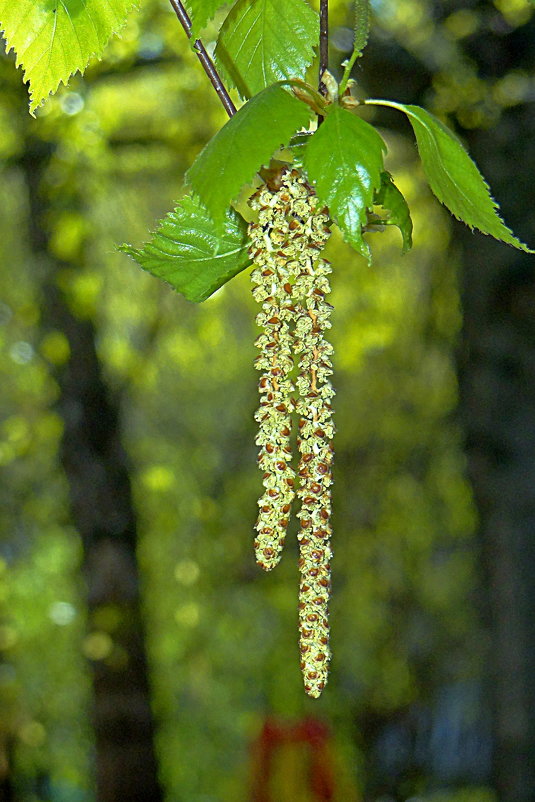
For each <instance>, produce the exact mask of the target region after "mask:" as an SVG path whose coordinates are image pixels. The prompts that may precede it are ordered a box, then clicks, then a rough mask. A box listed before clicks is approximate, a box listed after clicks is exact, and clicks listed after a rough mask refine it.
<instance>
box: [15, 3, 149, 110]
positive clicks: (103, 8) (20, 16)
mask: <svg viewBox="0 0 535 802" xmlns="http://www.w3.org/2000/svg"><path fill="white" fill-rule="evenodd" d="M133 5H134V2H133V0H16V2H14V0H0V30H2V31H3V32H4V38H5V40H6V43H7V50H8V51H9V50H11V49H12V48H13V50H14V51H15V54H16V59H17V62H16V63H17V67H18V66H22V68H23V70H24V81H25V82H29V84H30V112H31V113H32V114H33V112H34V111H35V109H36V108H37V106H39V105H40V104H41V103H42V102H43V100H45V99H46V98H47V97H48V95H49V94H50V93H51V92H55V91H56V90H57V88H58V86H59V85H60V83H67V81H68V79H69V77H70V76H71V75H72V74H73V73H75V72H77V71H78V70H80V72H83V71H84V69H85V68H86V66H87V63H88V61H89V59H90V58H91V57H92V56H100V55H101V54H102V51H103V50H104V47H105V46H106V44H107V43H108V40H109V39H110V37H111V35H112V34H113V33H117V31H119V29H120V28H122V26H123V24H124V22H125V20H126V16H127V14H128V12H129V11H130V9H131V8H132V7H133Z"/></svg>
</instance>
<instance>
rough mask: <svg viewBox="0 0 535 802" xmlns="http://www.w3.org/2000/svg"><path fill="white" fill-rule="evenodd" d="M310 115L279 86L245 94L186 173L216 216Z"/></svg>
mask: <svg viewBox="0 0 535 802" xmlns="http://www.w3.org/2000/svg"><path fill="white" fill-rule="evenodd" d="M309 121H310V109H309V108H308V106H306V105H305V104H304V103H301V102H300V101H299V100H297V99H296V98H295V97H293V95H290V94H289V93H288V92H287V91H286V90H285V89H283V88H282V87H281V86H278V85H275V86H270V87H268V88H267V89H264V90H263V91H262V92H260V93H259V94H258V95H255V97H254V98H252V100H249V102H248V103H246V104H245V105H244V106H242V107H241V109H239V111H238V112H237V113H236V114H235V115H234V116H233V117H231V118H230V120H229V121H228V123H226V125H224V126H223V128H222V129H221V130H220V131H219V132H218V133H217V134H216V135H215V136H214V137H213V139H211V140H210V142H209V143H208V144H207V145H206V147H205V148H204V150H202V151H201V153H200V154H199V155H198V157H197V159H196V160H195V162H194V163H193V164H192V166H191V167H190V169H189V170H188V172H187V173H186V179H187V181H188V182H189V184H190V186H191V188H192V189H193V191H194V192H195V193H196V194H197V195H198V196H199V198H200V200H201V201H202V203H203V204H204V205H205V206H206V208H207V209H208V212H209V213H210V215H211V216H212V217H213V219H214V220H215V221H219V220H222V218H223V216H224V215H225V211H226V209H227V207H228V205H229V204H230V203H231V201H232V200H234V198H235V197H236V196H237V195H238V193H239V191H240V189H241V188H242V187H243V186H244V184H248V183H249V182H250V181H251V180H252V179H253V177H254V175H255V173H256V171H257V170H258V169H259V168H260V167H261V166H262V165H263V164H267V162H269V159H270V158H271V156H272V154H273V153H274V152H275V151H276V150H277V149H278V148H280V147H281V146H282V145H285V144H286V143H287V142H288V141H289V140H290V138H291V136H292V134H293V133H295V131H297V130H298V129H299V128H302V127H303V126H305V125H307V124H308V123H309Z"/></svg>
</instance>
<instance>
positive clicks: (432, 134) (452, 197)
mask: <svg viewBox="0 0 535 802" xmlns="http://www.w3.org/2000/svg"><path fill="white" fill-rule="evenodd" d="M366 102H367V103H372V104H373V105H379V106H391V107H392V108H394V109H399V111H403V112H404V113H405V114H406V115H407V117H408V118H409V122H410V123H411V125H412V127H413V130H414V133H415V136H416V142H417V144H418V151H419V153H420V158H421V159H422V166H423V169H424V172H425V175H426V177H427V180H428V181H429V186H430V187H431V189H432V190H433V192H434V194H435V195H436V197H437V198H438V200H439V201H440V202H441V203H443V204H444V206H446V208H447V209H449V211H450V212H451V213H452V214H453V215H454V216H455V217H456V218H457V219H458V220H462V221H463V222H465V223H466V224H467V225H468V226H470V228H477V229H478V230H479V231H481V232H482V233H483V234H490V235H491V236H492V237H495V238H496V239H498V240H501V241H502V242H507V243H508V244H509V245H513V246H514V247H515V248H520V249H521V250H523V251H526V252H527V253H533V251H532V250H530V248H528V247H527V245H524V244H523V243H522V242H520V240H518V239H517V238H516V237H515V236H514V234H513V232H512V231H511V230H510V229H509V228H507V226H506V225H505V223H504V222H503V220H502V219H501V217H500V216H499V214H498V205H497V203H496V202H495V201H494V199H493V198H492V196H491V194H490V189H489V187H488V184H487V182H486V181H485V179H484V178H483V176H482V175H481V173H480V172H479V170H478V168H477V167H476V165H475V164H474V162H473V161H472V159H471V158H470V156H469V155H468V153H467V152H466V150H465V149H464V148H463V146H462V145H461V143H460V142H459V140H458V139H457V137H456V136H455V135H454V134H453V133H452V132H451V131H450V129H449V128H447V127H446V126H445V125H444V123H442V122H441V121H440V120H438V119H437V118H436V117H434V116H433V115H432V114H430V113H429V112H428V111H426V110H425V109H422V108H420V106H406V105H404V104H403V103H394V102H393V101H390V100H373V101H366Z"/></svg>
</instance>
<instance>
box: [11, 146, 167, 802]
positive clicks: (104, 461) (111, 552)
mask: <svg viewBox="0 0 535 802" xmlns="http://www.w3.org/2000/svg"><path fill="white" fill-rule="evenodd" d="M52 155H53V148H52V147H51V146H49V145H47V144H45V143H43V142H40V141H38V140H36V139H29V140H28V143H27V149H26V153H25V156H24V158H23V160H22V167H23V171H24V174H25V178H26V183H27V187H28V199H29V229H30V231H29V234H30V243H31V247H32V250H33V252H34V255H35V261H36V264H38V265H39V266H40V267H41V269H42V270H43V269H44V270H45V271H46V278H45V282H44V286H43V294H44V303H43V329H44V331H45V332H46V331H47V330H48V331H59V332H61V333H63V334H64V335H65V337H66V338H67V340H68V342H69V347H70V356H69V359H68V361H67V362H66V364H65V365H63V366H62V367H61V368H59V369H58V370H57V372H56V379H57V382H58V384H59V388H60V397H59V401H58V410H59V412H60V414H61V416H62V418H63V421H64V435H63V440H62V445H61V461H62V465H63V468H64V470H65V474H66V477H67V480H68V484H69V490H70V501H71V512H72V518H73V522H74V525H75V526H76V528H77V530H78V532H79V533H80V535H81V538H82V543H83V549H84V576H85V582H86V585H87V600H88V606H89V622H90V634H89V638H88V640H87V641H86V646H87V648H86V651H87V653H88V656H89V657H90V658H93V659H91V668H92V678H93V691H94V706H93V725H94V732H95V743H96V775H97V799H98V802H160V800H161V799H162V798H163V797H162V792H161V789H160V785H159V782H158V777H157V762H156V757H155V752H154V723H153V717H152V712H151V706H150V693H149V681H148V671H147V660H146V654H145V646H144V632H143V624H142V615H141V609H140V589H139V574H138V567H137V562H136V543H137V533H136V516H135V511H134V508H133V504H132V497H131V487H130V480H129V474H128V466H127V461H126V457H125V453H124V450H123V448H122V445H121V440H120V420H119V417H120V411H119V407H118V403H117V400H116V399H114V398H113V397H112V395H111V393H110V392H109V390H108V388H107V386H106V383H105V381H104V379H103V375H102V369H101V365H100V362H99V358H98V355H97V351H96V347H95V328H94V324H93V322H92V320H90V319H87V318H86V319H80V318H79V317H77V316H76V315H75V314H73V312H72V310H71V309H70V308H69V305H68V303H67V301H66V299H65V296H64V294H63V292H62V291H61V290H60V289H59V287H58V274H59V271H60V270H61V269H64V268H65V267H66V265H62V264H60V263H58V262H57V260H55V259H54V257H53V256H52V255H51V253H50V249H49V238H48V232H47V229H46V226H47V219H48V218H49V217H50V214H51V212H52V211H53V206H52V205H51V203H50V201H49V200H48V197H47V191H46V188H45V186H44V181H43V176H44V173H45V171H46V168H47V166H48V164H49V160H50V158H51V157H52ZM72 200H73V203H74V204H76V202H78V205H79V204H80V199H79V198H78V199H76V198H73V199H72ZM65 202H66V203H67V204H68V203H69V199H67V201H66V200H65V198H63V197H62V203H65Z"/></svg>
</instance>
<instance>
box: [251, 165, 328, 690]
mask: <svg viewBox="0 0 535 802" xmlns="http://www.w3.org/2000/svg"><path fill="white" fill-rule="evenodd" d="M249 203H250V205H251V207H252V208H253V209H255V210H257V211H258V219H257V221H255V222H252V223H250V225H249V236H250V238H251V248H250V254H251V257H252V259H253V262H254V269H253V271H252V274H251V279H252V282H253V296H254V298H255V300H256V301H258V303H259V304H261V305H262V309H261V311H260V312H259V313H258V315H257V318H256V321H257V323H258V325H259V326H260V327H261V328H262V329H263V332H262V333H261V334H260V336H259V337H258V338H257V340H256V345H257V347H258V349H259V350H260V355H259V356H258V357H257V359H256V362H255V364H256V367H257V368H258V370H259V371H261V377H260V381H259V391H260V398H261V400H260V406H259V408H258V410H257V412H256V414H255V420H256V421H257V422H258V424H259V432H258V435H257V439H256V443H257V445H258V446H259V448H260V451H259V456H258V461H259V465H260V468H261V470H262V471H263V484H264V493H263V495H262V497H261V498H260V500H259V502H258V505H259V514H258V521H257V523H256V533H257V534H256V538H255V554H256V559H257V562H258V563H259V564H260V565H261V566H262V567H263V568H264V569H265V570H267V571H269V570H271V569H272V568H273V567H274V566H275V565H276V564H277V563H278V561H279V560H280V556H281V551H282V548H283V546H284V539H285V535H286V528H287V526H288V521H289V515H290V509H291V505H292V501H293V499H294V497H295V495H297V497H298V499H299V501H300V509H299V511H298V512H297V518H298V519H299V521H300V527H299V535H298V538H299V571H300V588H299V633H300V638H299V649H300V652H301V669H302V671H303V677H304V684H305V690H306V692H307V693H308V694H309V695H310V696H314V697H317V696H319V695H320V693H321V691H322V690H323V688H324V687H325V683H326V681H327V673H328V667H329V659H330V650H329V622H328V603H329V593H330V585H331V576H330V574H331V569H330V560H331V556H332V552H331V548H330V543H329V541H330V536H331V528H330V523H329V520H330V516H331V490H330V488H331V484H332V461H333V450H332V445H331V442H332V437H333V434H334V426H333V423H332V406H331V399H332V397H333V395H334V390H333V388H332V385H331V382H330V379H329V377H330V376H331V374H332V363H331V355H332V350H333V349H332V346H331V345H330V343H328V342H327V340H326V339H325V336H324V332H325V329H328V328H330V325H331V324H330V321H329V315H330V312H331V309H332V307H331V306H330V304H328V303H327V301H326V300H325V296H326V295H327V293H329V291H330V287H329V280H328V274H329V273H330V272H331V267H330V265H329V263H328V262H327V261H326V260H325V259H322V258H321V252H322V250H323V248H324V246H325V243H326V241H327V239H328V237H329V234H330V230H329V228H328V225H327V224H328V222H329V216H328V210H327V209H325V208H320V204H319V202H318V198H317V196H316V194H315V192H314V190H313V188H312V187H311V186H310V185H309V184H308V183H307V182H306V180H305V178H304V177H303V176H302V175H301V174H300V173H299V171H298V170H296V169H290V168H287V169H285V170H284V171H283V172H282V173H281V174H279V176H278V177H277V180H276V183H274V182H270V184H269V185H268V184H263V185H262V186H261V187H260V188H259V189H258V190H257V191H256V193H255V194H254V195H253V197H252V198H251V199H250V201H249ZM295 362H298V365H297V369H294V365H295ZM294 412H295V413H297V418H298V420H299V428H298V432H297V447H298V451H299V461H298V465H297V470H295V468H294V467H293V464H292V445H291V430H292V420H293V418H294V415H293V413H294ZM296 474H297V475H296Z"/></svg>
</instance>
